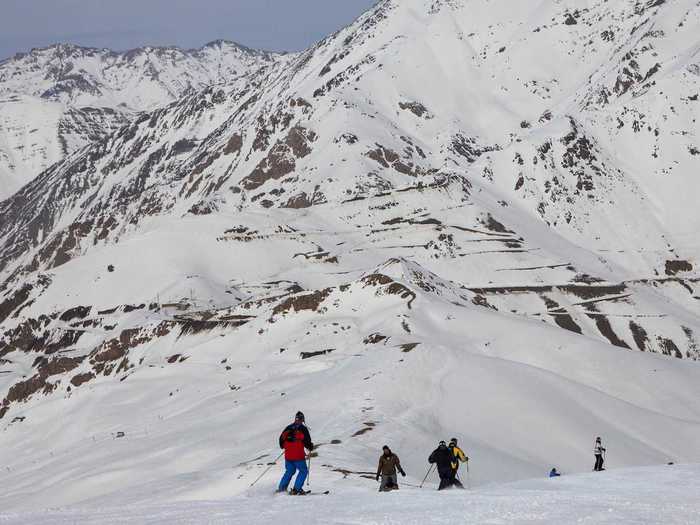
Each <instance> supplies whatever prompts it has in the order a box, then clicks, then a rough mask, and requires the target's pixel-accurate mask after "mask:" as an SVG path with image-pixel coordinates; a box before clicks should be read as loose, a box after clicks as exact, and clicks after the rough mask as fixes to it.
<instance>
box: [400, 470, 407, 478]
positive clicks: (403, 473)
mask: <svg viewBox="0 0 700 525" xmlns="http://www.w3.org/2000/svg"><path fill="white" fill-rule="evenodd" d="M401 476H402V477H404V478H405V477H406V473H405V472H404V471H403V470H402V471H401Z"/></svg>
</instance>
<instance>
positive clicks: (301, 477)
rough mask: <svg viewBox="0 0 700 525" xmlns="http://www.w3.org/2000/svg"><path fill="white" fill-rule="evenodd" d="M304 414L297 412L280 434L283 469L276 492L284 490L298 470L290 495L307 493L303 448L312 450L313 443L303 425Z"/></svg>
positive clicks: (306, 473) (307, 471) (307, 473)
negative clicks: (305, 488) (291, 421)
mask: <svg viewBox="0 0 700 525" xmlns="http://www.w3.org/2000/svg"><path fill="white" fill-rule="evenodd" d="M304 420H305V418H304V414H303V413H302V412H297V413H296V416H295V417H294V423H292V424H291V425H289V426H287V428H285V429H284V431H283V432H282V434H280V439H279V442H280V448H282V449H284V462H285V471H284V475H283V476H282V479H281V480H280V484H279V487H278V488H277V492H286V491H287V487H288V486H289V483H290V481H291V480H292V477H293V476H294V474H295V473H296V472H297V471H299V474H298V475H297V478H296V481H295V482H294V488H292V490H291V491H290V494H292V495H295V496H297V495H299V496H302V495H304V494H308V492H306V491H305V490H304V481H306V477H307V476H308V475H309V469H308V467H307V466H306V452H305V451H304V449H305V448H306V449H308V450H309V451H312V450H313V449H314V444H313V443H312V442H311V435H310V434H309V429H308V428H306V425H304Z"/></svg>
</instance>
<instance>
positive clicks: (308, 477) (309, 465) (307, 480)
mask: <svg viewBox="0 0 700 525" xmlns="http://www.w3.org/2000/svg"><path fill="white" fill-rule="evenodd" d="M307 468H308V471H309V472H308V473H307V474H306V486H307V487H309V486H310V483H311V454H309V464H308V466H307Z"/></svg>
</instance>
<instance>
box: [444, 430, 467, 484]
mask: <svg viewBox="0 0 700 525" xmlns="http://www.w3.org/2000/svg"><path fill="white" fill-rule="evenodd" d="M447 448H449V449H450V452H452V456H454V458H453V460H452V465H451V467H452V484H453V485H454V486H455V487H457V488H459V489H463V488H464V485H462V482H461V481H460V480H459V476H457V472H458V470H459V464H460V463H466V462H467V461H469V458H468V457H467V455H466V454H465V453H464V451H463V450H462V449H461V448H459V446H458V445H457V438H452V439H450V444H449V445H448V446H447Z"/></svg>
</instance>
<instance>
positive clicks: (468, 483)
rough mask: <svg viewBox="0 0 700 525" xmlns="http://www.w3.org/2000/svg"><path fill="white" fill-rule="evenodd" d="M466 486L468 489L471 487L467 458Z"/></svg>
mask: <svg viewBox="0 0 700 525" xmlns="http://www.w3.org/2000/svg"><path fill="white" fill-rule="evenodd" d="M467 488H468V489H469V490H471V489H472V482H471V480H470V479H469V460H467Z"/></svg>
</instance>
